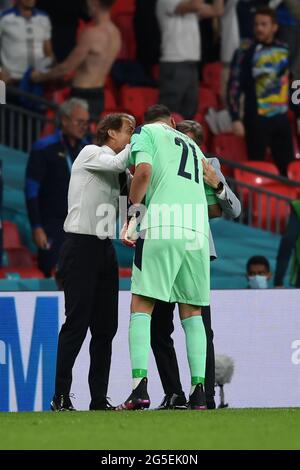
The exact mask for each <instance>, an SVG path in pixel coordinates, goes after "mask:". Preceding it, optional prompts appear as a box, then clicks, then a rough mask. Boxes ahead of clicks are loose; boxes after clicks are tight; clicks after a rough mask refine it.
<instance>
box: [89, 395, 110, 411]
mask: <svg viewBox="0 0 300 470" xmlns="http://www.w3.org/2000/svg"><path fill="white" fill-rule="evenodd" d="M115 408H116V407H115V406H113V405H111V403H109V401H108V399H107V398H104V399H103V400H102V401H94V402H93V401H91V404H90V411H113V410H115Z"/></svg>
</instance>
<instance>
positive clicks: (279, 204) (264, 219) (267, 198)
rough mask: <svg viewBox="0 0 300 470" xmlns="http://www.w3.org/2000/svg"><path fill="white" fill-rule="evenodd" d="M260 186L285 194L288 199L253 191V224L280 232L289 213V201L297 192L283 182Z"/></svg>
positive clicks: (272, 191)
mask: <svg viewBox="0 0 300 470" xmlns="http://www.w3.org/2000/svg"><path fill="white" fill-rule="evenodd" d="M261 188H263V189H264V190H265V191H268V192H271V193H276V194H280V195H282V196H285V197H287V198H289V200H283V199H278V198H276V197H275V196H271V195H268V194H266V193H260V192H253V203H252V204H253V205H252V222H253V226H254V227H258V228H262V229H264V230H270V231H272V232H275V233H278V232H280V233H282V232H283V231H284V229H285V226H286V222H287V220H288V217H289V214H290V201H291V200H293V199H295V198H296V197H297V192H296V191H295V189H294V188H291V187H290V186H286V185H284V184H275V183H272V184H265V185H263V186H261Z"/></svg>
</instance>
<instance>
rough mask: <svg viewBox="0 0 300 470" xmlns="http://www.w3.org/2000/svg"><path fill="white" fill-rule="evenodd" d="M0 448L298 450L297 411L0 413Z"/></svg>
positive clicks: (299, 411) (299, 420) (299, 421)
mask: <svg viewBox="0 0 300 470" xmlns="http://www.w3.org/2000/svg"><path fill="white" fill-rule="evenodd" d="M0 449H1V450H3V449H7V450H11V449H97V450H98V449H99V450H100V449H101V450H103V449H107V450H117V449H119V450H124V449H127V450H138V449H144V450H152V449H153V450H169V449H171V450H176V449H180V450H189V449H197V450H198V449H300V409H299V408H297V409H295V408H281V409H279V408H271V409H265V408H264V409H258V408H256V409H224V410H214V411H199V412H198V411H138V412H136V411H135V412H128V411H127V412H103V411H102V412H101V411H99V412H98V411H94V412H72V413H70V412H65V413H52V412H44V413H37V412H36V413H0Z"/></svg>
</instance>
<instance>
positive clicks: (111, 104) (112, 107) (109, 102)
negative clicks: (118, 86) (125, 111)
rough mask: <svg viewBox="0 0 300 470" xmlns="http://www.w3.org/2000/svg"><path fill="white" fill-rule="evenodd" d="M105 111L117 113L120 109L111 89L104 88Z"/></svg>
mask: <svg viewBox="0 0 300 470" xmlns="http://www.w3.org/2000/svg"><path fill="white" fill-rule="evenodd" d="M104 106H105V111H112V112H116V111H117V109H118V106H117V102H116V98H115V96H114V94H113V92H112V90H111V89H110V88H104Z"/></svg>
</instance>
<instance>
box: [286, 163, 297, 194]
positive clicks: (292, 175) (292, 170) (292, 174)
mask: <svg viewBox="0 0 300 470" xmlns="http://www.w3.org/2000/svg"><path fill="white" fill-rule="evenodd" d="M287 175H288V178H289V179H290V180H292V181H297V182H298V183H300V160H295V161H293V162H291V163H289V166H288V169H287ZM297 198H300V188H297Z"/></svg>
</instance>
